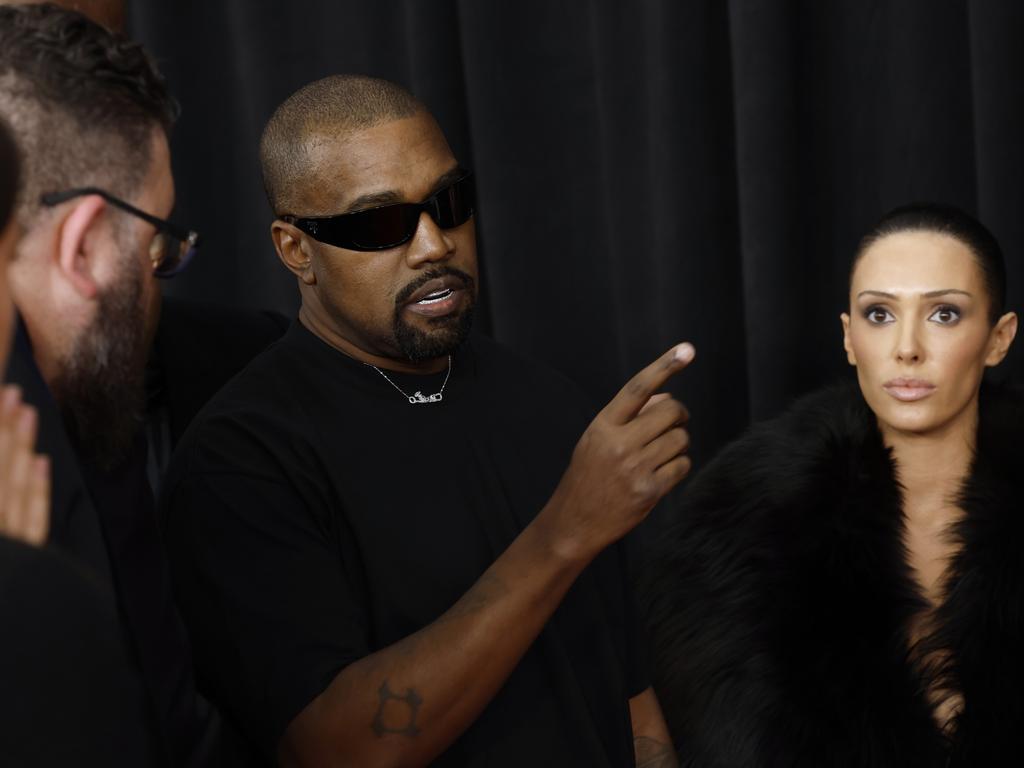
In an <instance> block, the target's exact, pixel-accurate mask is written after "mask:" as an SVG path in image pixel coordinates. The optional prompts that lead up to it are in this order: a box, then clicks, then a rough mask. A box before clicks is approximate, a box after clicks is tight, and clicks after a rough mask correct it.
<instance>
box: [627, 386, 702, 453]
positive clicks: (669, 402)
mask: <svg viewBox="0 0 1024 768" xmlns="http://www.w3.org/2000/svg"><path fill="white" fill-rule="evenodd" d="M689 420H690V412H689V411H688V410H687V409H686V406H685V405H683V404H682V403H680V402H679V401H678V400H675V399H673V398H671V397H665V398H664V399H663V400H659V401H658V402H657V403H654V404H653V405H650V406H644V408H643V410H641V411H640V413H638V414H637V416H636V418H635V419H633V421H632V422H631V423H630V424H628V425H627V426H626V429H628V430H629V433H630V434H632V435H634V436H635V437H634V439H635V440H636V441H637V442H638V444H639V445H646V444H647V443H649V442H651V441H652V440H654V439H655V438H657V437H658V436H659V435H661V434H663V433H664V432H666V431H667V430H670V429H672V428H673V427H678V426H680V425H682V424H686V422H688V421H689Z"/></svg>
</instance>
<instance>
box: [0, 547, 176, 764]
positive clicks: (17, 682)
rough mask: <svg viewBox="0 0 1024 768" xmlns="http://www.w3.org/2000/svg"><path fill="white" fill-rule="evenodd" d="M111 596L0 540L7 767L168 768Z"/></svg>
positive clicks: (1, 740)
mask: <svg viewBox="0 0 1024 768" xmlns="http://www.w3.org/2000/svg"><path fill="white" fill-rule="evenodd" d="M148 714H149V710H148V707H147V701H146V696H145V692H144V691H143V688H142V684H141V682H140V680H139V678H138V676H137V674H136V672H135V669H134V667H133V665H132V663H131V661H130V660H129V657H128V652H127V649H126V648H125V645H124V642H123V638H122V633H121V627H120V624H119V623H118V619H117V611H116V607H115V605H114V601H113V600H112V599H111V597H110V594H109V590H106V589H105V588H104V587H103V585H102V584H101V582H99V580H98V579H97V578H96V577H95V576H93V574H92V573H91V572H90V571H86V570H85V569H84V568H80V567H79V566H78V565H77V563H74V562H72V561H71V560H70V559H69V558H67V557H64V556H63V555H61V554H60V553H57V552H52V551H49V550H45V549H35V548H30V547H28V546H26V545H24V544H20V543H18V542H14V541H11V540H9V539H5V538H3V537H2V536H0V764H2V765H5V766H19V767H20V768H49V767H50V766H53V768H57V767H58V766H59V767H60V768H64V766H72V765H74V766H85V767H86V768H92V766H96V767H97V768H99V767H101V766H102V767H103V768H107V767H108V766H114V765H125V766H128V765H130V766H138V768H149V767H155V766H158V765H162V764H163V763H162V762H161V761H160V760H158V758H157V741H158V740H157V738H156V734H155V733H154V732H153V730H152V723H151V721H150V719H149V717H148Z"/></svg>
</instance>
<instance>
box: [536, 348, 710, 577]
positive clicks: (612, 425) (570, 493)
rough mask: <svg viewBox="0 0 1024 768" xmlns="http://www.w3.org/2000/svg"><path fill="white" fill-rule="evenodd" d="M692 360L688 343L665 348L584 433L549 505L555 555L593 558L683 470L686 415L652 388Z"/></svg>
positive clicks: (686, 444) (648, 508) (642, 515)
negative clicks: (662, 353)
mask: <svg viewBox="0 0 1024 768" xmlns="http://www.w3.org/2000/svg"><path fill="white" fill-rule="evenodd" d="M693 357H694V348H693V346H692V345H690V344H679V345H678V346H675V347H673V348H672V349H670V350H669V351H668V352H666V353H665V354H664V355H662V356H661V357H660V358H658V359H657V360H655V361H654V362H653V363H651V364H650V365H649V366H647V367H646V368H644V369H643V370H642V371H640V372H639V373H638V374H637V375H636V376H634V377H633V378H632V379H630V381H629V382H628V383H627V384H626V386H624V387H623V388H622V389H621V390H620V391H619V393H618V394H617V395H616V396H615V397H614V398H613V399H612V401H611V402H610V403H608V405H607V406H605V407H604V409H603V410H602V411H601V412H600V413H599V414H598V415H597V416H596V417H595V419H594V420H593V421H592V422H591V424H590V426H589V427H588V428H587V430H586V431H585V432H584V433H583V436H582V437H581V438H580V440H579V442H578V443H577V444H576V448H575V450H574V451H573V456H572V461H570V463H569V468H568V469H567V470H566V471H565V474H564V475H562V480H561V482H560V483H559V485H558V488H557V489H556V490H555V493H554V495H553V496H552V498H551V501H550V502H549V505H548V509H549V511H548V514H549V515H551V522H552V523H553V533H554V536H555V541H554V542H553V544H554V546H556V547H557V548H558V550H559V551H560V552H562V553H564V554H566V555H568V556H570V557H582V558H586V559H589V558H591V557H593V556H595V555H596V554H597V553H598V552H600V551H601V550H602V549H604V548H605V547H607V546H608V545H609V544H611V543H612V542H614V541H617V540H618V539H620V538H621V537H622V536H624V535H625V534H627V533H628V532H629V531H630V530H632V529H633V528H634V527H636V526H637V525H638V524H639V523H640V522H641V521H643V519H644V518H645V517H646V516H647V514H648V513H649V512H650V511H651V509H652V508H653V507H654V505H655V504H657V503H658V501H660V500H661V498H662V497H663V496H664V495H665V494H667V493H668V492H669V491H670V490H672V488H674V487H675V486H676V484H678V483H679V482H680V481H681V480H682V479H683V478H684V477H686V475H687V474H688V473H689V471H690V459H689V457H688V456H686V455H685V454H686V451H687V449H688V447H689V443H690V438H689V435H688V434H687V432H686V429H685V428H684V426H683V425H684V424H685V423H686V421H687V419H688V418H689V413H688V412H687V410H686V407H685V406H683V404H682V403H680V402H679V401H677V400H675V399H674V398H673V397H671V396H670V395H667V394H656V393H657V391H658V390H659V389H660V388H661V387H662V386H663V385H664V384H665V382H666V381H668V379H669V378H670V377H671V376H673V375H674V374H676V373H678V372H679V371H681V370H682V369H683V368H685V367H686V366H687V365H689V364H690V362H691V361H692V360H693Z"/></svg>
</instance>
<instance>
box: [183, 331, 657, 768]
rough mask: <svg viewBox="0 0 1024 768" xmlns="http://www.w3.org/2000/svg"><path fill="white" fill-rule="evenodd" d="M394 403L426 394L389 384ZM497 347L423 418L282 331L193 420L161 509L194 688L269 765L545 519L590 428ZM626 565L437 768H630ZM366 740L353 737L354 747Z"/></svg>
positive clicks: (557, 381) (611, 567)
mask: <svg viewBox="0 0 1024 768" xmlns="http://www.w3.org/2000/svg"><path fill="white" fill-rule="evenodd" d="M388 376H389V377H390V378H391V379H392V380H393V381H394V383H395V385H397V387H400V388H401V389H403V390H405V391H406V392H407V393H408V394H413V393H414V392H415V391H422V392H423V394H424V395H429V394H432V393H434V392H436V391H437V390H438V389H440V387H441V385H442V382H443V381H444V378H445V372H444V371H442V372H441V373H439V374H436V375H431V376H412V375H401V374H393V373H390V372H389V373H388ZM591 415H592V414H591V409H590V408H589V407H588V405H587V404H586V401H585V399H584V398H583V397H582V396H581V395H580V393H579V391H578V390H577V389H576V388H574V387H573V385H571V384H570V383H569V382H568V381H566V380H565V379H563V378H562V377H560V376H557V375H556V374H554V373H552V372H550V371H548V370H545V369H543V368H541V367H539V366H537V365H535V364H533V363H530V362H528V361H526V360H524V359H522V358H520V357H518V356H516V355H514V354H513V353H511V352H510V351H508V350H506V349H504V348H503V347H501V346H499V345H497V344H496V343H495V342H493V341H490V340H488V339H485V338H482V337H474V338H473V339H472V340H471V341H470V342H468V343H467V344H466V345H464V347H463V348H462V349H461V350H460V351H459V352H457V353H456V354H455V355H454V357H453V365H452V370H451V375H450V378H449V380H448V382H447V384H446V386H445V388H444V397H443V400H442V401H441V402H439V403H431V404H420V405H413V404H410V403H409V402H408V400H407V399H406V398H405V397H404V396H403V395H402V394H401V393H400V392H398V391H397V390H396V389H395V387H393V386H392V384H390V383H388V381H386V380H385V379H384V378H383V377H382V376H381V375H380V374H379V373H378V372H377V371H375V370H374V369H373V368H371V367H369V366H366V365H364V364H362V363H359V362H357V361H355V360H353V359H351V358H349V357H347V356H346V355H344V354H341V353H340V352H338V351H336V350H334V349H333V348H331V347H330V346H328V345H327V344H325V343H324V342H323V341H321V340H320V339H319V338H317V337H316V336H314V335H313V334H312V333H310V332H309V331H308V330H306V329H305V328H304V327H303V326H302V325H301V324H299V323H294V324H293V325H292V327H291V329H290V330H289V331H288V333H287V334H286V335H285V336H284V338H282V339H281V340H280V341H279V342H277V343H276V344H274V345H272V346H271V347H270V348H269V349H268V350H267V351H266V352H264V353H263V354H262V355H260V356H259V357H257V358H256V359H255V360H254V361H253V362H252V363H251V364H250V365H249V366H248V367H247V368H246V369H245V370H244V371H243V372H242V373H241V374H239V375H238V376H237V377H236V378H235V379H234V380H232V381H231V382H230V383H229V384H228V385H227V386H226V387H225V388H224V389H223V390H222V391H221V392H220V393H219V394H218V395H217V396H215V397H214V399H213V400H212V401H211V402H210V403H209V404H208V406H207V407H206V408H205V409H204V410H203V411H202V412H201V413H200V414H199V416H197V418H196V420H195V422H194V423H193V424H192V426H191V427H190V428H189V430H188V431H187V432H186V434H185V436H184V438H183V440H182V443H181V445H180V446H179V449H178V451H177V453H176V454H175V457H174V459H173V460H172V463H171V468H170V472H169V475H168V478H167V481H166V486H165V493H164V507H165V514H166V515H167V526H168V546H169V548H170V554H171V563H172V571H173V576H174V580H175V584H176V589H177V591H178V597H179V600H180V603H181V606H182V611H183V613H184V616H185V621H186V624H187V625H188V628H189V632H190V634H191V636H192V640H193V644H194V652H195V658H196V664H197V667H198V676H199V684H200V686H201V688H203V689H205V692H206V693H207V694H208V695H209V696H210V697H211V698H212V699H213V700H214V701H215V702H216V703H218V704H219V705H220V706H222V707H223V708H224V710H225V711H226V712H227V713H228V714H229V715H230V716H231V717H232V718H234V719H235V720H236V721H237V722H238V724H239V725H240V726H241V727H242V728H243V730H244V731H245V732H246V733H247V734H248V735H249V737H250V738H251V739H253V740H254V741H255V742H257V743H258V744H259V745H260V746H261V747H262V749H263V751H264V752H265V753H266V754H267V755H270V756H272V755H274V753H275V750H276V745H277V743H278V741H279V739H280V737H281V736H282V734H283V732H284V730H285V728H286V727H287V725H288V724H289V723H290V722H291V720H292V719H293V718H294V717H295V716H296V715H297V714H298V713H299V712H300V711H301V710H302V709H303V708H304V707H305V706H306V705H307V704H308V703H309V702H310V701H312V700H313V699H314V698H315V697H316V696H317V695H319V694H320V693H321V692H322V691H323V690H324V689H325V688H326V687H327V686H328V684H329V683H330V682H331V681H332V680H333V678H334V677H335V676H336V675H337V674H338V673H339V672H340V671H341V670H342V669H343V668H344V667H345V666H346V665H347V664H349V663H351V662H353V661H356V660H358V659H360V658H362V657H363V656H366V655H368V654H370V653H372V652H374V651H376V650H379V649H381V648H384V647H386V646H389V645H391V644H393V643H395V642H396V641H398V640H400V639H401V638H404V637H406V636H408V635H410V634H412V633H413V632H415V631H417V630H419V629H421V628H422V627H424V626H426V625H427V624H429V623H430V622H432V621H433V620H435V619H436V618H438V617H439V616H440V615H441V614H442V613H444V612H445V611H446V610H447V609H448V608H450V607H451V606H452V605H453V604H454V603H455V602H456V601H457V600H458V599H459V598H460V597H461V596H462V595H463V594H464V593H465V592H466V591H467V590H468V589H469V588H470V587H471V586H472V585H473V583H474V582H475V581H476V580H477V579H478V578H479V577H480V575H481V574H482V573H483V572H484V571H485V570H486V569H487V568H488V567H489V566H490V564H491V563H492V562H493V561H494V560H495V559H496V558H497V557H498V556H499V555H500V554H501V553H502V552H503V551H504V550H505V548H506V547H507V546H508V544H509V543H511V541H512V540H513V539H514V538H515V536H516V535H517V534H518V533H519V532H520V531H521V530H522V529H523V528H524V527H525V526H526V525H527V524H528V523H529V521H530V520H531V519H532V518H533V516H534V515H535V514H536V513H537V512H538V511H539V510H540V509H541V508H542V507H543V505H544V504H545V503H546V501H547V500H548V498H549V497H550V495H551V493H552V492H553V491H554V488H555V486H556V485H557V483H558V480H559V478H560V477H561V474H562V472H563V471H564V470H565V467H566V466H568V462H569V459H570V456H571V454H572V449H573V447H574V446H575V443H576V441H577V440H578V439H579V436H580V434H582V432H583V430H584V429H585V427H586V425H587V424H588V423H589V420H590V418H591ZM623 551H624V549H623V548H622V547H620V546H615V547H612V548H610V549H609V550H607V551H606V552H605V553H603V554H602V555H601V556H600V557H599V558H598V559H597V560H595V561H594V562H593V563H592V564H591V566H590V567H588V568H587V570H586V571H585V572H584V573H583V574H582V575H581V577H580V579H579V580H578V581H577V582H576V584H575V585H574V586H573V587H572V589H571V590H570V592H569V593H568V595H567V596H566V598H565V600H564V601H563V603H562V605H561V606H560V607H559V609H558V610H557V611H556V613H555V615H554V616H553V617H552V620H551V621H549V623H548V625H547V627H546V628H545V630H544V631H543V632H542V634H541V636H540V637H539V638H538V640H537V641H536V642H535V643H534V644H533V645H532V646H531V648H530V650H529V651H528V652H527V653H526V655H525V656H524V658H523V659H522V660H521V662H520V664H519V665H518V666H517V668H516V669H515V671H514V672H513V673H512V675H511V677H510V678H509V680H508V681H507V682H506V684H505V685H504V687H503V688H502V689H501V691H500V692H499V693H498V694H497V696H496V697H495V698H494V699H493V700H492V702H491V703H490V705H489V706H488V707H487V708H486V709H485V710H484V712H483V713H482V714H481V716H480V717H479V718H478V719H477V721H476V722H475V723H474V724H473V725H472V726H471V727H470V728H469V729H468V730H467V731H466V733H465V734H464V735H463V736H462V737H461V738H460V739H459V740H458V741H457V742H456V743H455V744H454V745H453V746H452V747H451V748H450V749H449V750H448V751H447V752H446V753H445V754H444V755H442V756H441V758H439V760H438V761H437V762H436V763H435V765H441V766H455V765H458V766H485V765H486V766H516V767H517V768H520V767H521V766H523V765H530V764H534V765H559V766H572V765H580V766H587V768H594V767H595V766H615V767H616V768H617V767H618V766H623V765H632V764H633V755H632V736H631V729H630V722H629V712H628V704H627V701H628V699H629V697H631V696H634V695H636V694H637V693H640V692H641V691H642V690H643V689H645V688H646V687H647V684H648V682H647V678H646V669H645V665H644V662H643V653H642V650H643V646H642V643H641V641H640V639H639V633H638V625H637V622H636V620H635V618H634V610H633V603H632V599H631V595H630V592H629V589H628V587H627V580H626V577H625V570H626V564H625V562H624V555H623ZM368 727H369V726H368Z"/></svg>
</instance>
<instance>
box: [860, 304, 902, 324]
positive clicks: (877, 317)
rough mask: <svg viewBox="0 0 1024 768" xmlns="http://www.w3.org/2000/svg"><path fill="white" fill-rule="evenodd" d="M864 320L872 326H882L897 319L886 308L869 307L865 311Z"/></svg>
mask: <svg viewBox="0 0 1024 768" xmlns="http://www.w3.org/2000/svg"><path fill="white" fill-rule="evenodd" d="M864 318H865V319H866V320H867V321H868V322H869V323H871V324H872V325H882V324H883V323H889V322H892V321H893V320H894V319H895V318H894V317H893V316H892V312H890V311H889V310H888V309H886V308H885V307H868V308H867V309H865V310H864Z"/></svg>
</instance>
